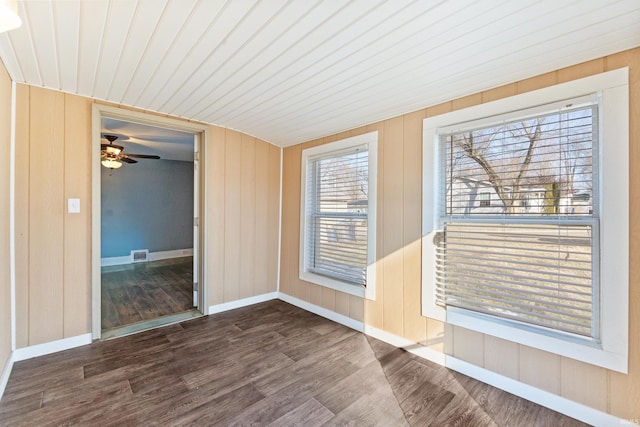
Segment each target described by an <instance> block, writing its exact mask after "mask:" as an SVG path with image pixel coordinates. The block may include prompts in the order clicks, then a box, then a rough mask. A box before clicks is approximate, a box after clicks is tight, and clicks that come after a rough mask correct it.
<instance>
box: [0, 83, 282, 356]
mask: <svg viewBox="0 0 640 427" xmlns="http://www.w3.org/2000/svg"><path fill="white" fill-rule="evenodd" d="M9 99H10V97H9ZM93 102H94V101H93V100H91V99H88V98H84V97H79V96H74V95H69V94H63V93H60V92H56V91H52V90H47V89H42V88H37V87H30V86H25V85H21V84H20V85H17V112H16V123H17V125H16V127H17V129H16V227H15V229H16V327H17V347H18V348H22V347H26V346H31V345H35V344H41V343H45V342H50V341H54V340H58V339H62V338H67V337H72V336H77V335H81V334H84V333H89V332H90V331H91V304H90V302H91V300H90V299H91V227H92V224H91V111H92V110H91V108H92V103H93ZM209 134H210V137H209V141H208V146H206V147H204V149H203V151H204V153H205V156H206V158H205V162H204V168H205V187H206V193H207V196H206V197H207V199H206V204H205V207H204V210H205V216H204V221H203V225H204V230H205V240H206V246H207V252H206V253H205V257H206V258H205V262H204V264H205V265H204V266H203V267H204V268H205V269H206V271H207V274H208V282H207V286H208V292H209V301H208V303H209V304H217V303H221V302H229V301H233V300H236V299H239V298H245V297H250V296H254V295H260V294H264V293H268V292H274V291H276V290H277V269H278V237H279V235H278V233H279V231H278V230H279V229H278V224H279V209H280V154H281V150H280V149H279V148H277V147H275V146H272V145H270V144H267V143H266V142H263V141H260V140H258V139H256V138H251V137H248V136H246V135H243V134H242V133H240V132H236V131H231V130H226V129H222V128H219V127H215V126H211V127H210V133H209ZM96 161H97V159H96ZM3 169H4V168H3ZM6 170H7V171H8V167H7V168H6ZM7 181H8V180H7ZM0 194H1V193H0ZM68 198H79V199H80V204H81V213H80V214H69V213H67V212H66V204H67V199H68ZM7 211H8V210H7ZM7 258H8V257H7ZM2 259H3V260H4V259H5V258H4V257H3V258H2Z"/></svg>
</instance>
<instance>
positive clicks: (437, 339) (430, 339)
mask: <svg viewBox="0 0 640 427" xmlns="http://www.w3.org/2000/svg"><path fill="white" fill-rule="evenodd" d="M426 320H427V340H426V342H425V344H426V346H427V347H430V348H431V349H433V350H437V351H440V352H443V351H444V339H445V333H444V330H445V328H444V326H445V323H444V322H442V321H440V320H436V319H429V318H427V319H426Z"/></svg>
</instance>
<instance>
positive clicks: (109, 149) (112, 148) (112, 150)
mask: <svg viewBox="0 0 640 427" xmlns="http://www.w3.org/2000/svg"><path fill="white" fill-rule="evenodd" d="M105 151H106V153H107V154H110V155H112V156H117V155H118V154H120V153H121V152H122V148H120V147H119V146H117V145H107V146H106V148H105Z"/></svg>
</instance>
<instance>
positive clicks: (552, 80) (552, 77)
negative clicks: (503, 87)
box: [517, 71, 558, 93]
mask: <svg viewBox="0 0 640 427" xmlns="http://www.w3.org/2000/svg"><path fill="white" fill-rule="evenodd" d="M557 83H558V73H557V72H556V71H552V72H550V73H546V74H541V75H539V76H536V77H532V78H530V79H526V80H522V81H519V82H518V83H517V87H518V93H525V92H531V91H532V90H537V89H541V88H543V87H547V86H552V85H555V84H557Z"/></svg>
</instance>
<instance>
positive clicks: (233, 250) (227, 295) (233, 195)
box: [224, 130, 242, 302]
mask: <svg viewBox="0 0 640 427" xmlns="http://www.w3.org/2000/svg"><path fill="white" fill-rule="evenodd" d="M241 155H242V138H241V135H240V134H239V133H238V132H236V131H232V130H226V131H225V186H224V229H225V233H224V251H225V255H224V301H225V302H228V301H234V300H237V299H238V298H240V268H241V266H240V256H241V246H240V233H241V231H240V227H241V216H240V215H241V213H240V210H241V200H240V191H241V182H240V181H241Z"/></svg>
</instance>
